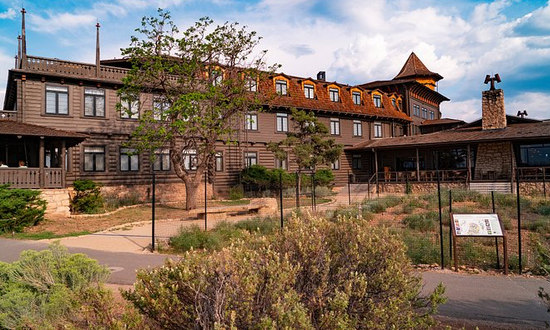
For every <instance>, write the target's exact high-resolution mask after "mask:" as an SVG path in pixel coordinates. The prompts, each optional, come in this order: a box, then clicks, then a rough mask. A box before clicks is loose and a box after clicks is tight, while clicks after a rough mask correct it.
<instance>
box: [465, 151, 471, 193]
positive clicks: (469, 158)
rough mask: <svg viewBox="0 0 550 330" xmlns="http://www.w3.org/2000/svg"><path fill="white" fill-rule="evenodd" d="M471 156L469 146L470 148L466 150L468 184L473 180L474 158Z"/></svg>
mask: <svg viewBox="0 0 550 330" xmlns="http://www.w3.org/2000/svg"><path fill="white" fill-rule="evenodd" d="M470 154H471V148H470V145H469V144H468V147H467V149H466V169H467V172H466V184H469V183H470V180H472V156H471V155H470ZM469 188H470V187H468V189H469Z"/></svg>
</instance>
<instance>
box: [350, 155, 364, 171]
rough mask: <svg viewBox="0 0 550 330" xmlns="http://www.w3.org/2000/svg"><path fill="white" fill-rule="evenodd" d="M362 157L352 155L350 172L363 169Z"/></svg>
mask: <svg viewBox="0 0 550 330" xmlns="http://www.w3.org/2000/svg"><path fill="white" fill-rule="evenodd" d="M362 163H363V157H362V156H361V154H353V155H351V169H352V170H360V169H362V168H363V164H362Z"/></svg>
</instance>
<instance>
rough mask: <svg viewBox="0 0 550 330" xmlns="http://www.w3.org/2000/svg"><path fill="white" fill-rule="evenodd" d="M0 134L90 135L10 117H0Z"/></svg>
mask: <svg viewBox="0 0 550 330" xmlns="http://www.w3.org/2000/svg"><path fill="white" fill-rule="evenodd" d="M0 135H21V136H43V137H54V138H68V139H73V140H80V141H82V140H84V139H86V138H88V137H89V136H88V135H86V134H82V133H76V132H69V131H63V130H59V129H53V128H49V127H44V126H39V125H33V124H26V123H21V122H17V121H13V120H9V119H0Z"/></svg>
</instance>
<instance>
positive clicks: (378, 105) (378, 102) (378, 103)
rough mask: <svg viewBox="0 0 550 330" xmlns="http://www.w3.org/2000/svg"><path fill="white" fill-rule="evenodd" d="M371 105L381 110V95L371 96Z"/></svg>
mask: <svg viewBox="0 0 550 330" xmlns="http://www.w3.org/2000/svg"><path fill="white" fill-rule="evenodd" d="M372 103H373V104H374V107H375V108H383V106H382V95H380V94H372Z"/></svg>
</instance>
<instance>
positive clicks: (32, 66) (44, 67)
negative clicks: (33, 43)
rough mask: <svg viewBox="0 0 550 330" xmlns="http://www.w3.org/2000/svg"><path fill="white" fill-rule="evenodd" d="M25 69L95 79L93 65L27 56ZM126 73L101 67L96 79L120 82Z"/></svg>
mask: <svg viewBox="0 0 550 330" xmlns="http://www.w3.org/2000/svg"><path fill="white" fill-rule="evenodd" d="M26 68H27V69H28V70H30V71H38V72H47V73H56V74H61V75H64V76H78V77H83V78H94V77H96V66H95V65H93V64H87V63H78V62H70V61H63V60H58V59H51V58H45V57H38V56H28V57H27V66H26ZM127 73H128V69H124V68H116V67H111V66H101V67H100V74H99V77H98V78H101V79H108V80H118V81H120V80H122V78H124V76H126V74H127Z"/></svg>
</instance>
